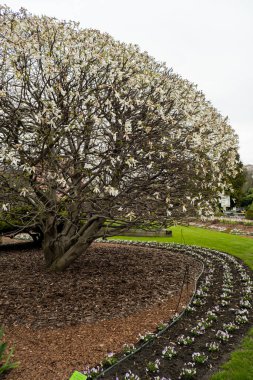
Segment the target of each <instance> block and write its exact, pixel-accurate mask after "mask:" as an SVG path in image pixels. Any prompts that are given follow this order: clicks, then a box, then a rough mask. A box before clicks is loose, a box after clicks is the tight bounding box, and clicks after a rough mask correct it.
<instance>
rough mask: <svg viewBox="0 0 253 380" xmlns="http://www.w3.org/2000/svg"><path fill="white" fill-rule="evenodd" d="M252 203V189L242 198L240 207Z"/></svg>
mask: <svg viewBox="0 0 253 380" xmlns="http://www.w3.org/2000/svg"><path fill="white" fill-rule="evenodd" d="M252 202H253V188H250V189H249V190H248V191H247V192H246V193H245V195H244V196H243V197H242V200H241V206H242V207H247V206H249V205H251V204H252Z"/></svg>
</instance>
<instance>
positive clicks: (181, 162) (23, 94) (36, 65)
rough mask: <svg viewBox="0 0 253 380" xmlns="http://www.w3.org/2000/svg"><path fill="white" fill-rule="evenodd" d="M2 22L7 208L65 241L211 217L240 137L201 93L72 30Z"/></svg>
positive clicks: (4, 14) (127, 48)
mask: <svg viewBox="0 0 253 380" xmlns="http://www.w3.org/2000/svg"><path fill="white" fill-rule="evenodd" d="M0 18H1V23H0V68H1V78H0V141H1V146H0V177H1V178H0V186H1V198H0V199H1V202H2V203H3V204H5V205H6V204H8V203H14V204H15V205H17V206H21V205H22V206H24V203H25V204H26V206H29V207H30V206H32V210H33V211H32V218H33V220H35V221H36V222H37V223H39V224H40V226H41V229H42V230H43V231H44V229H47V228H48V223H49V222H48V223H46V222H45V220H47V217H48V215H50V216H52V215H54V218H52V220H54V222H55V223H56V224H57V223H60V225H61V226H63V225H65V224H64V223H66V226H65V227H66V228H65V230H64V233H65V231H68V233H69V234H70V236H69V237H68V239H65V240H69V241H72V240H75V237H76V236H79V235H76V230H75V229H74V228H70V227H69V226H68V223H70V224H71V225H72V226H79V222H80V221H83V220H87V218H90V217H91V218H94V215H99V216H101V218H102V217H103V218H104V219H103V220H111V221H112V224H113V221H115V220H116V221H120V222H122V221H123V220H125V222H126V223H128V222H129V220H130V221H131V224H132V223H133V222H136V224H138V223H139V224H140V225H141V226H143V224H144V223H150V222H157V221H159V222H160V223H161V225H165V224H166V223H173V222H175V221H179V220H181V219H183V218H185V217H187V216H190V215H196V214H198V215H201V216H207V215H210V214H211V213H212V212H213V210H214V207H215V205H216V204H217V199H218V194H219V193H220V192H223V191H226V190H228V189H230V187H231V184H230V182H231V178H233V177H234V176H235V175H236V174H237V171H238V163H239V156H238V153H237V152H238V141H237V136H236V135H235V133H234V131H233V130H232V128H231V127H230V125H229V122H228V120H227V118H224V117H222V116H221V115H220V114H219V113H218V111H217V110H216V109H215V108H214V107H213V106H212V105H211V104H210V102H208V101H206V99H205V97H204V95H203V93H202V92H200V91H199V90H198V89H197V87H196V85H194V84H192V83H190V82H189V81H187V80H184V79H182V78H181V77H180V76H179V75H176V74H174V73H173V72H172V71H171V70H168V69H167V67H166V66H165V64H162V63H158V62H156V61H155V60H154V59H153V58H152V57H150V56H149V55H148V54H147V53H146V52H144V53H143V52H141V51H140V50H139V48H138V47H137V46H136V45H131V44H130V45H127V44H124V43H120V42H118V41H115V40H114V39H113V38H112V37H110V36H109V35H108V34H106V33H100V32H99V31H97V30H91V29H81V28H80V27H79V25H78V24H77V23H75V22H65V21H64V22H60V21H57V20H56V19H53V18H49V17H46V16H42V17H38V16H33V15H31V14H29V13H28V12H27V11H25V10H24V9H22V10H20V11H19V12H13V11H11V10H10V9H9V8H8V7H6V6H0ZM23 189H26V190H25V192H24V191H23ZM24 194H25V195H24ZM27 194H29V197H28V196H26V195H27ZM108 195H110V196H108ZM172 205H173V206H172ZM5 211H7V210H5ZM65 215H66V217H65ZM64 218H65V219H64ZM94 219H95V218H94ZM50 220H51V219H50ZM92 220H93V219H92ZM122 223H123V222H122ZM87 226H89V223H88V224H87ZM56 230H57V228H56V229H55V230H54V231H56ZM71 234H72V235H71ZM73 234H74V235H73ZM48 235H50V234H48ZM63 235H64V234H63ZM63 235H62V236H63ZM73 236H74V237H73ZM94 236H95V235H94ZM96 236H97V235H96ZM72 238H73V239H72ZM91 240H92V239H91ZM58 242H59V241H58Z"/></svg>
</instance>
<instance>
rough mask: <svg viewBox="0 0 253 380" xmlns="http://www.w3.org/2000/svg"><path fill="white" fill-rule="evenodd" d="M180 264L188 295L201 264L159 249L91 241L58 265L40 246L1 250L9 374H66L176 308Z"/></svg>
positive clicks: (13, 377) (0, 302)
mask: <svg viewBox="0 0 253 380" xmlns="http://www.w3.org/2000/svg"><path fill="white" fill-rule="evenodd" d="M186 266H189V269H190V278H189V286H188V289H186V288H185V290H184V292H183V297H182V299H181V303H180V307H179V309H178V311H179V310H181V309H182V307H183V305H185V304H186V302H187V300H188V299H189V297H190V295H191V293H192V290H193V287H194V283H195V278H196V276H197V275H198V273H199V271H200V268H201V266H200V264H199V263H198V262H197V261H194V260H193V259H192V258H190V257H187V256H186V255H176V254H175V253H165V252H164V251H162V250H159V249H150V248H143V247H135V246H131V247H130V246H120V245H113V244H107V245H106V246H105V245H103V244H99V243H96V244H94V245H93V246H92V247H91V248H90V249H89V251H88V252H87V253H86V254H85V256H83V257H82V258H81V259H80V260H79V261H77V262H75V263H74V264H73V265H72V267H70V268H68V269H67V270H66V271H65V272H64V273H58V274H56V273H49V272H47V271H46V270H45V268H44V265H43V257H42V252H41V251H40V250H38V249H31V250H26V251H22V250H15V251H8V250H6V251H3V252H0V289H1V295H0V325H1V324H3V325H4V328H5V332H6V337H7V340H8V341H10V343H11V344H15V347H16V354H15V359H16V360H19V361H20V363H21V364H20V366H19V368H18V369H17V370H14V371H12V372H10V374H9V375H7V377H6V379H7V380H25V379H28V378H29V379H34V380H39V379H40V380H44V379H47V380H51V379H52V380H65V379H68V378H69V377H70V375H71V373H72V372H73V370H74V369H78V370H80V371H81V370H82V369H84V367H85V366H86V365H94V364H96V363H98V362H99V361H101V360H102V359H103V358H104V357H105V355H106V353H108V352H110V351H113V352H117V351H120V350H121V349H122V346H123V344H124V343H135V342H136V341H137V340H138V335H139V333H140V334H143V333H145V332H147V331H154V330H155V327H156V325H157V323H159V322H160V321H162V320H168V319H169V318H170V317H171V316H172V315H173V314H174V313H175V311H176V309H177V306H178V301H179V295H180V289H181V284H182V282H183V277H184V274H185V269H186Z"/></svg>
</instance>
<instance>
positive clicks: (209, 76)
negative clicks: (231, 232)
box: [1, 0, 253, 164]
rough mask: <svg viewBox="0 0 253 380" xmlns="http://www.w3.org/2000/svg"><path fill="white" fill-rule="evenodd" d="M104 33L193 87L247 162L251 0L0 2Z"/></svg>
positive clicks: (252, 89)
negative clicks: (231, 132) (225, 123)
mask: <svg viewBox="0 0 253 380" xmlns="http://www.w3.org/2000/svg"><path fill="white" fill-rule="evenodd" d="M1 4H7V5H8V6H9V7H11V8H13V9H15V10H17V9H19V8H20V7H24V8H26V9H28V10H29V11H30V12H32V13H35V14H45V15H48V16H54V17H57V18H59V19H66V20H69V19H71V20H75V21H79V22H80V24H81V26H82V27H83V28H95V29H99V30H100V31H103V32H108V33H110V34H111V35H112V36H113V37H114V38H116V39H117V40H120V41H123V42H132V43H135V44H138V45H139V46H140V48H141V49H142V50H146V51H148V53H149V54H150V55H152V56H154V57H155V58H156V59H157V60H158V61H163V62H166V63H167V66H168V67H172V68H173V70H174V71H175V72H177V73H179V74H180V75H181V76H182V77H184V78H187V79H188V80H190V81H192V82H194V83H196V84H197V85H198V88H199V89H200V90H202V91H203V92H204V93H205V95H206V98H207V99H208V100H210V101H211V102H212V104H213V105H214V106H215V107H216V108H217V109H218V110H219V111H220V112H221V113H222V115H224V116H228V117H229V120H230V123H231V125H232V127H233V128H234V129H235V131H236V133H237V134H238V136H239V141H240V154H241V159H242V161H243V163H244V164H253V0H5V1H1Z"/></svg>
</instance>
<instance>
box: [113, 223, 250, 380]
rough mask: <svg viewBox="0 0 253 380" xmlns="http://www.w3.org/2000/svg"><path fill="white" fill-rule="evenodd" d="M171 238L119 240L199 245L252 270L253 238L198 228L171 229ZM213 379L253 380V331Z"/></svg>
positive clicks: (128, 237)
mask: <svg viewBox="0 0 253 380" xmlns="http://www.w3.org/2000/svg"><path fill="white" fill-rule="evenodd" d="M171 230H172V231H173V236H172V237H138V238H137V237H130V236H118V237H117V239H125V240H139V241H157V242H161V243H172V242H173V243H181V244H189V245H198V246H201V247H207V248H213V249H217V250H219V251H224V252H227V253H230V254H231V255H234V256H236V257H239V258H240V259H242V260H243V261H244V262H245V264H247V265H248V266H249V267H250V268H251V269H252V270H253V239H251V238H247V237H241V236H236V235H230V234H226V233H223V232H217V231H212V230H206V229H203V228H196V227H181V226H176V227H172V228H171ZM211 380H253V328H252V329H251V330H250V331H249V333H248V335H247V336H246V337H245V338H244V340H243V342H242V344H241V347H239V348H238V349H237V350H236V351H234V352H233V353H232V355H231V358H230V360H229V361H228V362H227V363H225V364H224V365H223V366H222V370H221V371H219V372H218V373H216V374H215V375H213V376H212V378H211Z"/></svg>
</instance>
